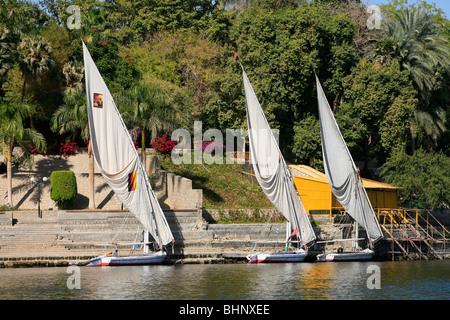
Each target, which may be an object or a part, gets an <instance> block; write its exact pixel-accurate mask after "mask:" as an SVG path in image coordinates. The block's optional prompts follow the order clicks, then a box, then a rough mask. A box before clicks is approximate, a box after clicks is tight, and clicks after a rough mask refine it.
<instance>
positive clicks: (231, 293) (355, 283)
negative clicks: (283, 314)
mask: <svg viewBox="0 0 450 320" xmlns="http://www.w3.org/2000/svg"><path fill="white" fill-rule="evenodd" d="M373 265H375V266H377V267H379V271H380V273H379V279H380V289H377V288H374V289H369V288H368V285H367V283H368V279H369V278H370V277H371V276H372V278H370V279H369V282H371V283H374V282H373V281H372V280H371V279H373V276H374V275H375V274H373V273H372V272H369V273H368V267H369V266H373ZM68 271H70V270H68V269H67V268H26V269H23V268H5V269H0V299H3V300H7V299H15V300H17V299H19V300H21V299H27V300H30V299H31V300H34V299H52V300H53V299H63V300H66V299H76V300H103V299H120V300H131V299H138V300H148V299H152V300H159V299H162V300H173V299H176V300H184V299H189V300H204V299H207V300H222V299H227V300H234V299H239V300H298V299H301V300H308V299H326V300H330V299H332V300H337V299H356V300H358V299H380V300H383V299H384V300H388V299H389V300H391V299H401V300H403V299H440V300H442V299H445V300H448V299H449V298H450V260H445V261H405V262H340V263H298V264H260V265H248V264H213V265H204V264H198V265H171V266H136V267H104V268H90V267H80V268H79V269H76V271H79V273H77V272H75V273H73V272H69V273H68ZM76 274H79V278H78V279H79V282H78V283H79V289H77V288H74V289H70V288H68V282H69V286H70V285H72V286H73V285H77V282H74V281H72V279H73V278H74V276H75V275H76ZM70 277H72V278H70ZM68 280H69V281H68Z"/></svg>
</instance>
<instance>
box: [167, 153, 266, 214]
mask: <svg viewBox="0 0 450 320" xmlns="http://www.w3.org/2000/svg"><path fill="white" fill-rule="evenodd" d="M161 167H162V168H163V169H164V170H166V171H169V172H173V173H175V174H178V175H180V176H182V177H186V178H188V179H191V180H192V187H193V188H194V189H202V190H203V207H204V208H207V209H234V208H239V209H244V208H257V209H261V208H273V205H272V203H271V202H270V201H269V199H267V196H266V195H265V194H264V192H263V191H262V190H261V188H260V187H259V185H258V183H257V182H256V181H254V182H253V186H252V183H251V181H250V180H249V179H248V177H247V176H246V175H245V174H244V173H242V172H241V171H243V167H242V165H239V164H226V163H225V159H224V164H210V165H208V164H205V163H204V164H203V166H202V165H200V164H180V165H175V164H173V162H172V161H171V160H170V158H169V157H162V158H161Z"/></svg>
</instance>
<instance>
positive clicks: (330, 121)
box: [316, 75, 383, 261]
mask: <svg viewBox="0 0 450 320" xmlns="http://www.w3.org/2000/svg"><path fill="white" fill-rule="evenodd" d="M316 84H317V99H318V105H319V118H320V134H321V139H322V155H323V164H324V168H325V174H326V176H327V180H328V184H329V185H330V188H331V191H332V192H333V194H334V195H335V197H336V199H337V200H338V201H339V203H340V204H341V205H342V207H343V208H344V209H345V211H346V212H347V213H348V214H349V215H350V216H351V217H352V218H353V219H354V220H355V221H356V231H358V225H361V226H362V227H363V228H364V229H365V230H366V233H367V238H368V248H365V249H363V250H362V249H355V250H354V251H348V252H345V251H343V250H342V249H338V252H325V253H323V254H319V255H317V260H318V261H353V260H370V259H372V258H373V256H374V253H375V252H374V251H373V245H374V244H375V242H377V241H379V240H380V239H382V238H383V232H382V230H381V227H380V225H379V223H378V219H377V217H376V216H375V213H374V210H373V208H372V205H371V203H370V200H369V197H368V196H367V193H366V190H365V188H364V185H363V183H362V181H361V177H360V175H359V170H358V169H357V168H356V166H355V163H354V161H353V159H352V156H351V154H350V152H349V150H348V148H347V145H346V144H345V141H344V138H343V137H342V134H341V131H340V130H339V127H338V125H337V123H336V120H335V118H334V116H333V113H332V111H331V108H330V105H329V104H328V100H327V98H326V96H325V93H324V91H323V89H322V86H321V84H320V81H319V78H318V77H317V75H316ZM356 233H358V232H356ZM363 239H365V238H363ZM346 240H348V239H337V240H334V241H346ZM351 240H353V241H355V243H356V246H357V241H358V240H361V239H360V238H358V236H357V235H356V239H351Z"/></svg>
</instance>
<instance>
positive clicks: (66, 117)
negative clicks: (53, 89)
mask: <svg viewBox="0 0 450 320" xmlns="http://www.w3.org/2000/svg"><path fill="white" fill-rule="evenodd" d="M64 70H65V71H66V73H65V76H66V80H67V81H66V86H67V87H66V91H65V92H64V104H63V105H61V106H60V107H59V108H58V109H57V110H56V111H55V113H54V114H53V116H52V119H51V129H52V130H53V131H55V132H58V133H59V134H64V133H72V135H73V140H74V138H75V135H76V134H77V132H78V130H80V131H81V137H82V138H83V140H85V141H87V140H89V120H88V114H87V103H86V95H85V93H84V87H83V85H82V83H81V79H82V74H80V73H78V76H74V77H70V76H69V75H70V74H72V75H73V73H75V74H77V72H76V70H77V69H76V68H75V69H74V68H72V67H70V66H65V68H64ZM68 70H70V72H68ZM74 70H75V71H74ZM81 72H82V70H81ZM68 79H69V80H68ZM70 79H72V81H70ZM88 156H89V208H90V209H95V192H94V157H93V154H92V148H91V144H90V143H89V147H88Z"/></svg>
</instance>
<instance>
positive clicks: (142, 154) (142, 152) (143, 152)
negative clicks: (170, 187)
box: [141, 129, 147, 170]
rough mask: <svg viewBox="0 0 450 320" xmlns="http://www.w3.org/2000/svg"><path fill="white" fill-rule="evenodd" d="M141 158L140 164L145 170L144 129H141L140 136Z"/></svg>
mask: <svg viewBox="0 0 450 320" xmlns="http://www.w3.org/2000/svg"><path fill="white" fill-rule="evenodd" d="M141 141H142V144H141V160H142V164H143V165H144V169H145V170H147V163H146V162H147V161H146V159H147V157H146V155H145V153H146V152H145V129H142V136H141Z"/></svg>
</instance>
